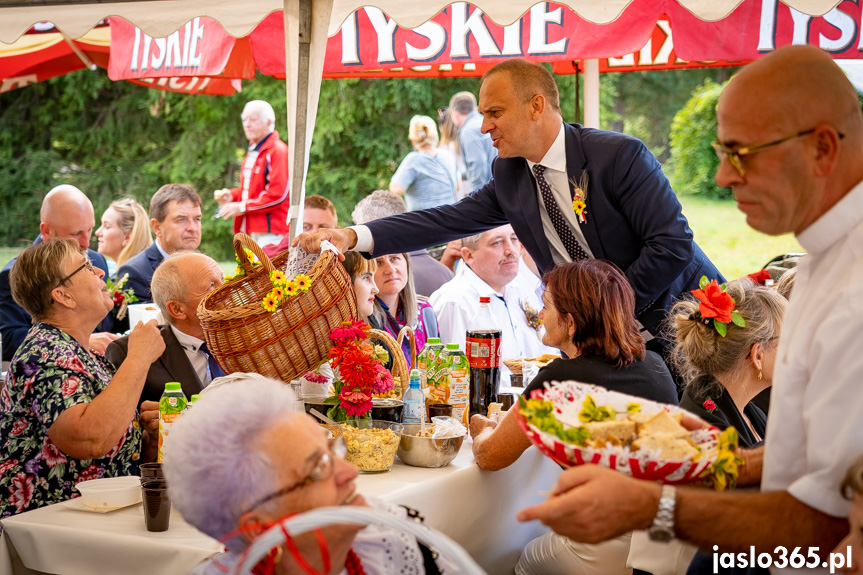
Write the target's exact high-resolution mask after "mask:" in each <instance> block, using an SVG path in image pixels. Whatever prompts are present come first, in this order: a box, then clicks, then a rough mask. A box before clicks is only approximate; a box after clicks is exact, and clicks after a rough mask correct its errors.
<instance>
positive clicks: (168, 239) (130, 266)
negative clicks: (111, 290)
mask: <svg viewBox="0 0 863 575" xmlns="http://www.w3.org/2000/svg"><path fill="white" fill-rule="evenodd" d="M150 226H151V227H152V228H153V234H154V235H155V236H156V241H154V242H153V243H152V244H150V247H148V248H147V249H146V250H144V251H143V252H141V253H139V254H137V255H136V256H134V257H132V258H130V259H129V261H127V262H126V263H124V264H123V265H122V266H120V269H119V270H117V277H118V278H121V277H123V275H124V274H129V282H128V283H127V284H126V286H127V287H130V288H132V289H133V290H135V296H136V297H137V298H138V301H139V302H140V303H149V302H151V301H153V296H152V294H151V293H150V281H151V280H152V278H153V272H154V271H156V268H157V267H158V266H159V264H160V263H162V260H163V259H165V258H167V257H169V256H170V255H171V254H172V253H174V252H176V251H179V250H196V249H198V246H199V245H201V197H200V196H199V195H198V192H196V191H195V189H194V188H193V187H192V186H189V185H186V184H165V185H164V186H162V187H161V188H159V189H158V190H157V191H156V193H155V194H153V197H152V198H150Z"/></svg>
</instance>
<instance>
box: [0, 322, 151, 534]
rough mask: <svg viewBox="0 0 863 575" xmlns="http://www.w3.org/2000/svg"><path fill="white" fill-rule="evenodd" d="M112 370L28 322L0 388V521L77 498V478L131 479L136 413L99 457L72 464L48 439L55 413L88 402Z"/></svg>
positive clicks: (63, 337)
mask: <svg viewBox="0 0 863 575" xmlns="http://www.w3.org/2000/svg"><path fill="white" fill-rule="evenodd" d="M114 371H115V370H114V367H113V366H112V365H111V364H110V362H108V360H106V359H105V358H104V357H102V356H94V355H91V354H90V353H88V352H87V350H86V349H84V348H83V347H82V346H81V344H79V343H78V342H77V341H76V340H75V339H73V338H72V337H71V336H70V335H69V334H67V333H65V332H63V331H61V330H60V329H58V328H56V327H54V326H52V325H48V324H45V323H36V324H34V325H33V327H32V328H31V329H30V331H29V332H28V333H27V338H26V339H25V340H24V343H23V344H21V347H20V348H19V349H18V351H17V352H16V353H15V357H13V358H12V364H11V367H10V368H9V373H8V374H7V376H6V381H5V382H3V385H2V387H0V410H2V413H0V445H2V451H0V456H2V459H0V518H2V517H8V516H9V515H13V514H15V513H21V512H23V511H27V510H30V509H35V508H37V507H42V506H45V505H50V504H52V503H57V502H58V501H65V500H67V499H71V498H73V497H77V495H78V492H77V491H75V484H76V483H78V482H80V481H85V480H88V479H97V478H100V477H116V476H121V475H137V474H138V464H139V461H138V460H139V459H140V456H141V449H142V431H141V429H140V428H139V426H138V421H137V419H138V418H137V414H136V415H135V417H134V419H133V420H132V421H130V422H129V428H128V430H127V431H126V434H125V435H124V436H123V437H122V438H121V439H120V441H119V442H118V443H117V445H115V446H114V447H113V449H111V451H110V452H108V454H107V455H105V456H104V457H102V458H99V459H86V460H82V459H73V458H71V457H69V456H67V455H66V454H65V453H63V452H62V451H60V450H59V449H58V448H57V446H56V445H54V442H52V441H51V440H50V439H49V438H48V429H49V428H50V427H51V426H52V425H53V424H54V422H55V421H56V420H57V418H58V417H59V416H60V414H62V413H63V412H64V411H65V410H67V409H69V408H70V407H72V406H74V405H77V404H79V403H88V402H90V401H92V400H93V398H95V397H96V396H97V395H99V393H101V392H102V391H103V390H104V389H105V387H106V386H107V385H108V383H109V382H110V381H111V378H112V377H113V376H114Z"/></svg>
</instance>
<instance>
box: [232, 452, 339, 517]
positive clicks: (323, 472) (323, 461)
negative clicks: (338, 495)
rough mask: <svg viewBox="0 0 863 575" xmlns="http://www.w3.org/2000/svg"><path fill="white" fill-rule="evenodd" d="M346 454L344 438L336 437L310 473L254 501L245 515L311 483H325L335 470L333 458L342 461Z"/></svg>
mask: <svg viewBox="0 0 863 575" xmlns="http://www.w3.org/2000/svg"><path fill="white" fill-rule="evenodd" d="M347 452H348V445H347V443H346V442H345V438H344V437H341V436H339V437H336V438H334V439H330V440H329V450H328V451H326V452H325V453H323V454H321V456H320V457H319V458H318V460H317V462H316V463H315V467H314V468H313V469H312V472H311V473H309V474H308V475H307V476H306V477H304V478H303V479H300V480H299V481H297V482H296V483H294V484H293V485H289V486H287V487H283V488H282V489H279V490H278V491H276V492H273V493H270V494H269V495H266V496H264V497H261V498H260V499H258V500H257V501H255V502H254V503H253V504H252V505H251V506H249V509H248V510H247V511H246V512H247V513H248V512H249V511H251V510H253V509H255V508H256V507H260V506H261V505H263V504H264V503H267V502H268V501H272V500H273V499H276V498H278V497H283V496H285V495H288V494H289V493H293V492H294V491H297V490H298V489H302V488H303V487H305V486H307V485H310V484H312V483H320V482H322V481H326V480H327V479H329V478H330V477H332V475H333V470H334V469H335V463H336V461H335V459H334V457H333V456H335V457H338V458H339V459H343V458H344V457H345V454H347Z"/></svg>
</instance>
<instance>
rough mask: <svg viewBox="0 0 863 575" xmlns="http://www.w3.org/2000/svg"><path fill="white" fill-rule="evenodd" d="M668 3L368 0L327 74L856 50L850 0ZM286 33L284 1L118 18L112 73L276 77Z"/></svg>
mask: <svg viewBox="0 0 863 575" xmlns="http://www.w3.org/2000/svg"><path fill="white" fill-rule="evenodd" d="M665 9H666V14H664V15H662V16H661V17H660V19H659V20H658V21H657V20H655V19H654V20H650V18H651V17H652V16H653V15H654V9H653V6H652V4H651V3H649V2H639V1H636V2H633V3H632V4H631V5H630V6H629V8H628V9H627V10H625V11H624V12H623V13H622V14H621V15H620V17H619V18H617V19H616V20H615V21H613V22H611V23H608V24H602V25H600V24H594V23H591V22H589V21H587V20H585V19H583V18H582V17H580V16H579V15H578V14H577V13H576V12H574V11H572V10H571V9H569V8H567V7H566V6H563V5H559V4H553V3H541V4H536V5H534V6H533V7H532V8H530V9H529V10H528V11H527V13H526V14H525V15H524V16H522V17H521V18H520V19H519V20H517V21H516V22H514V23H513V24H510V25H507V26H500V25H497V24H495V23H494V22H493V21H492V20H491V18H489V17H488V16H487V15H486V14H484V13H483V11H482V10H480V9H478V8H476V7H474V6H472V5H471V4H468V3H465V2H456V3H453V4H451V5H450V6H448V7H446V8H444V9H443V10H442V11H440V12H439V13H438V14H436V15H435V16H434V17H433V18H431V19H430V20H428V21H427V22H425V23H424V24H422V25H420V26H418V27H416V28H413V29H408V28H403V27H400V26H398V24H397V23H396V22H395V21H394V20H392V19H391V18H389V17H388V16H387V15H386V14H384V13H383V12H382V11H381V10H380V9H378V8H375V7H372V6H366V7H364V8H361V9H359V10H357V11H355V12H353V13H351V14H350V15H349V16H348V18H347V19H346V20H345V21H344V22H343V23H342V25H341V26H340V28H339V29H338V31H337V32H336V34H334V35H333V36H331V37H330V38H329V39H328V41H327V50H326V57H325V60H324V72H323V77H324V78H344V77H357V76H363V77H387V78H389V77H446V76H479V75H482V73H483V72H484V71H485V70H487V69H488V68H489V67H491V66H492V65H494V64H495V63H496V62H499V61H501V60H504V59H507V58H512V57H525V58H529V59H533V60H538V61H543V62H552V63H553V67H554V70H555V72H556V73H562V74H566V73H572V72H573V65H572V63H573V62H575V61H580V60H589V59H599V60H600V71H601V72H613V71H632V70H648V69H649V70H657V69H660V70H661V69H672V68H691V67H707V66H737V65H740V64H742V63H745V62H748V61H751V60H754V59H756V58H758V57H759V56H760V55H762V54H763V53H765V52H768V51H771V50H773V49H775V48H776V47H777V46H781V45H784V44H789V43H792V42H794V43H809V44H814V45H817V46H820V47H822V48H823V49H825V50H827V51H829V52H830V53H831V54H832V55H834V57H836V58H860V57H861V46H863V39H861V37H859V34H858V30H859V28H860V8H859V6H857V4H856V3H855V2H854V1H852V0H845V1H843V2H840V4H839V5H838V6H837V7H836V8H834V9H833V10H831V11H830V12H828V13H827V14H826V15H824V16H821V17H815V18H813V17H811V16H807V15H804V14H802V13H800V12H797V11H796V10H794V9H792V8H790V7H788V6H786V5H785V4H777V3H775V2H768V1H764V0H744V1H743V2H742V3H741V4H740V5H739V6H738V7H737V8H736V9H735V10H734V11H733V12H731V14H729V15H728V16H727V17H726V18H724V19H722V20H720V21H718V22H705V21H703V20H700V19H699V18H697V17H695V16H693V15H692V14H691V13H690V12H689V11H688V10H686V9H685V8H683V7H682V6H681V5H680V4H677V3H668V4H667V5H666V7H665ZM672 29H673V30H674V33H673V36H672ZM283 42H284V20H283V17H282V14H281V13H280V12H274V13H271V14H270V15H269V16H267V17H266V18H265V19H264V20H263V21H262V22H261V23H260V24H259V25H258V26H257V27H256V28H255V29H254V30H253V31H252V32H251V33H250V34H249V35H248V36H246V37H242V38H234V37H232V36H230V35H228V34H227V33H226V32H225V31H224V30H223V29H222V27H221V26H220V25H219V23H218V22H216V21H214V20H212V19H210V18H205V17H204V18H195V19H194V20H193V21H191V22H188V23H186V25H185V26H184V27H183V28H181V29H180V30H178V31H177V32H175V33H174V34H172V35H171V36H169V37H168V38H166V39H152V38H150V37H149V36H147V35H145V34H143V33H142V32H141V31H140V30H139V29H137V28H136V27H134V26H133V25H131V24H129V23H128V22H126V21H124V20H118V19H114V20H113V21H112V27H111V44H112V51H111V63H110V66H109V75H110V76H111V78H112V79H133V78H137V79H140V78H162V77H168V76H184V75H197V76H210V77H229V78H242V79H249V78H253V77H254V74H255V69H256V68H257V69H259V70H260V71H261V72H262V73H264V74H267V75H271V76H275V77H280V78H282V77H285V51H284V49H283V48H284V46H283ZM190 48H191V53H190Z"/></svg>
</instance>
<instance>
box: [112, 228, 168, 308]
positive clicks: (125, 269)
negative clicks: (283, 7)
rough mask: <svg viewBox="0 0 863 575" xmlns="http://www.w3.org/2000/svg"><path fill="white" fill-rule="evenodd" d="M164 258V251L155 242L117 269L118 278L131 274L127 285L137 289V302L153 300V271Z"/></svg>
mask: <svg viewBox="0 0 863 575" xmlns="http://www.w3.org/2000/svg"><path fill="white" fill-rule="evenodd" d="M163 259H164V258H163V257H162V252H160V251H159V248H158V247H157V246H156V242H153V243H152V244H150V247H148V248H147V249H146V250H144V251H143V252H140V253H138V254H135V255H134V256H132V257H131V258H129V259H128V260H126V263H124V264H123V265H121V266H120V269H118V270H117V277H118V278H121V277H123V274H129V281H128V282H127V283H126V287H127V288H132V289H133V290H135V297H137V298H138V301H137V302H136V303H150V302H151V301H153V295H152V294H151V293H150V281H151V280H152V279H153V272H155V271H156V268H157V267H159V264H160V263H162V260H163Z"/></svg>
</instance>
